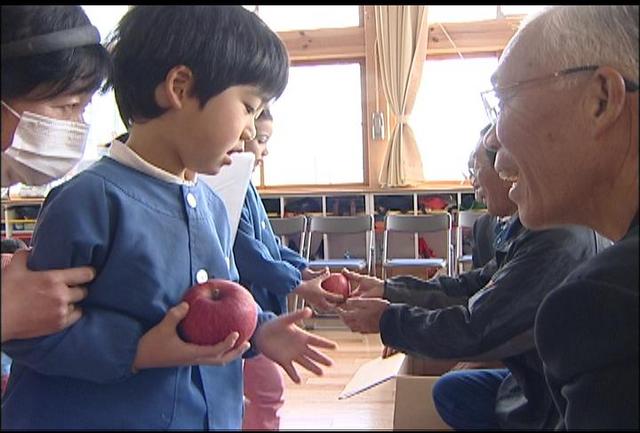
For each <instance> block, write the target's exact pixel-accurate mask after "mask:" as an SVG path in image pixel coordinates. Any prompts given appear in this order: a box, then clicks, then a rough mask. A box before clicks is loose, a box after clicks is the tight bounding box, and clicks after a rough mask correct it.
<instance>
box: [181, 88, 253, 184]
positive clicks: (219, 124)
mask: <svg viewBox="0 0 640 433" xmlns="http://www.w3.org/2000/svg"><path fill="white" fill-rule="evenodd" d="M263 106H264V101H263V99H262V97H261V94H260V92H259V91H258V89H257V88H256V87H254V86H247V85H242V86H232V87H229V88H228V89H226V90H225V91H223V92H222V93H220V94H218V95H216V96H214V97H213V98H211V99H209V101H208V102H207V103H206V104H205V105H204V107H202V109H200V107H199V105H198V100H197V99H196V98H195V97H194V98H189V99H188V102H187V103H186V106H185V108H186V109H185V110H183V114H182V116H183V119H182V122H181V124H182V127H183V128H184V129H183V132H182V133H181V134H183V138H184V139H183V140H181V144H180V147H179V149H178V153H179V154H180V157H181V159H182V162H183V164H184V166H185V167H186V168H187V169H189V170H192V171H195V172H198V173H204V174H217V173H218V172H219V171H220V169H221V168H222V166H223V165H229V164H231V158H230V157H229V154H230V153H233V152H242V150H243V148H244V143H245V142H248V141H250V140H251V139H253V138H254V136H255V134H256V127H255V124H254V122H255V118H256V117H257V116H258V115H259V114H260V112H261V111H262V108H263Z"/></svg>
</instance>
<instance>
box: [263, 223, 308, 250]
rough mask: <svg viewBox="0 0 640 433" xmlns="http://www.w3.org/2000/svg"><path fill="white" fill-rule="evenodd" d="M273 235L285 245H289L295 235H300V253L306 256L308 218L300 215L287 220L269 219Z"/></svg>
mask: <svg viewBox="0 0 640 433" xmlns="http://www.w3.org/2000/svg"><path fill="white" fill-rule="evenodd" d="M269 222H270V223H271V228H272V229H273V233H274V234H275V235H276V236H278V237H280V240H281V241H282V244H283V245H288V243H287V241H288V239H289V238H290V237H292V236H293V235H299V236H300V238H299V240H298V242H297V244H298V252H299V253H300V254H304V248H305V237H306V233H307V217H305V216H304V215H298V216H294V217H285V218H269Z"/></svg>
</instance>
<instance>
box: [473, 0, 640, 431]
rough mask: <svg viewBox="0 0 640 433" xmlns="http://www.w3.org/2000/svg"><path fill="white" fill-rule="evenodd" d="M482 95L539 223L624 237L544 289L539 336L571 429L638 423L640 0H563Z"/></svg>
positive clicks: (533, 24)
mask: <svg viewBox="0 0 640 433" xmlns="http://www.w3.org/2000/svg"><path fill="white" fill-rule="evenodd" d="M492 81H493V85H494V88H493V90H492V91H490V92H485V93H484V94H483V99H484V101H485V106H486V107H487V109H488V112H489V113H490V115H491V116H492V117H493V120H494V122H495V123H496V124H497V136H498V142H495V143H487V144H486V145H487V146H488V147H489V148H491V149H493V150H494V151H495V150H497V161H496V169H497V170H498V172H499V173H500V175H501V177H503V178H505V179H509V180H512V181H514V186H513V188H512V189H511V191H510V192H509V197H510V198H511V199H512V200H513V201H515V202H516V203H517V205H518V210H519V214H520V219H521V221H522V223H523V224H524V225H525V226H526V227H529V228H531V229H541V228H547V227H550V226H556V225H561V224H583V225H586V226H589V227H591V228H593V229H594V230H595V231H597V232H598V233H600V234H602V235H604V236H606V237H608V238H610V239H612V240H614V241H615V244H614V245H613V246H612V247H610V248H608V249H607V250H606V251H604V252H603V253H602V254H599V255H597V256H596V257H594V258H592V259H591V260H588V261H586V262H585V263H583V264H582V266H580V267H579V268H578V269H576V270H575V271H573V272H572V274H571V275H570V276H569V277H568V278H567V279H566V280H565V281H564V282H563V283H562V284H561V285H559V286H558V287H556V288H555V289H554V290H553V291H551V292H550V293H549V295H547V297H546V298H545V299H544V301H543V302H542V304H541V305H540V308H539V310H538V313H537V316H536V321H535V341H536V345H537V348H538V351H539V353H540V357H541V359H542V361H543V362H544V374H545V377H546V381H547V383H548V385H549V388H550V390H551V393H552V395H553V398H554V401H555V405H556V406H557V409H558V411H559V413H560V415H561V417H562V420H563V422H564V427H565V428H567V429H611V430H616V429H638V286H639V283H638V6H637V5H634V6H631V5H626V6H558V7H552V8H550V9H547V10H545V11H543V12H542V13H541V14H539V15H537V16H536V17H534V18H533V19H532V20H530V21H529V22H528V23H526V24H525V25H524V26H523V27H522V28H521V29H520V30H519V31H518V33H517V34H516V35H515V36H514V38H513V39H512V40H511V42H510V43H509V45H508V46H507V48H506V50H505V52H504V54H503V56H502V58H501V61H500V64H499V66H498V69H497V71H496V73H495V74H494V76H493V78H492Z"/></svg>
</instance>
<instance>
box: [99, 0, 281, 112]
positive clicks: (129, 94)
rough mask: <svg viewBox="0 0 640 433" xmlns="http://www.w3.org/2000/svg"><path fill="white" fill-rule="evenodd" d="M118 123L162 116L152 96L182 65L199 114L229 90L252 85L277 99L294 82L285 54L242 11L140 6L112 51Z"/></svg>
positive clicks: (238, 8)
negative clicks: (191, 81) (191, 79)
mask: <svg viewBox="0 0 640 433" xmlns="http://www.w3.org/2000/svg"><path fill="white" fill-rule="evenodd" d="M107 47H108V49H109V50H110V51H111V53H112V59H113V74H112V76H111V77H110V80H109V82H108V83H107V85H106V88H108V87H110V86H112V87H113V88H114V89H115V96H116V102H117V104H118V108H119V109H120V114H121V117H122V118H123V119H124V120H126V121H125V124H130V123H131V122H133V121H134V120H135V119H153V118H155V117H158V116H160V115H161V114H162V113H163V112H164V111H165V109H163V108H161V107H160V106H158V104H157V103H156V101H155V89H156V87H157V86H158V85H159V84H160V83H161V82H163V81H164V80H165V78H166V76H167V73H168V72H169V71H170V70H171V69H172V68H174V67H175V66H178V65H185V66H187V67H188V68H190V69H191V71H192V72H193V76H194V80H195V84H194V90H193V94H194V96H195V97H197V98H198V100H199V102H200V106H201V107H202V106H204V105H205V104H206V103H207V101H208V100H209V99H211V98H212V97H214V96H216V95H218V94H220V93H222V92H223V91H224V90H226V89H227V88H229V87H231V86H236V85H255V86H256V87H258V89H259V90H260V91H261V92H262V93H263V94H264V96H265V99H266V100H268V99H272V98H277V97H279V96H280V95H281V94H282V92H283V91H284V88H285V87H286V85H287V81H288V77H289V57H288V54H287V50H286V48H285V46H284V44H283V43H282V41H281V40H280V39H279V38H278V36H277V35H276V34H275V33H274V32H273V31H272V30H270V29H269V28H268V27H267V26H266V24H265V23H264V22H263V21H262V20H261V19H260V18H259V17H258V16H257V15H255V14H254V13H252V12H249V11H248V10H246V9H245V8H243V7H242V6H204V5H198V6H193V5H189V6H136V7H134V8H133V9H131V10H129V12H127V14H126V15H125V16H124V17H123V18H122V19H121V20H120V23H119V24H118V27H117V28H116V30H115V31H114V33H113V36H112V37H111V39H110V41H109V42H108V44H107Z"/></svg>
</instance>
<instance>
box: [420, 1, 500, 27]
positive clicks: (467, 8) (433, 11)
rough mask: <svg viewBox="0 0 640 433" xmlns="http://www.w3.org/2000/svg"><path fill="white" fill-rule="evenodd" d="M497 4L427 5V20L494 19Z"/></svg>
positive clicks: (445, 21)
mask: <svg viewBox="0 0 640 433" xmlns="http://www.w3.org/2000/svg"><path fill="white" fill-rule="evenodd" d="M497 13H498V6H487V5H482V6H471V5H464V6H428V7H427V21H428V22H430V23H453V22H466V21H482V20H491V19H495V18H496V16H497Z"/></svg>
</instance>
